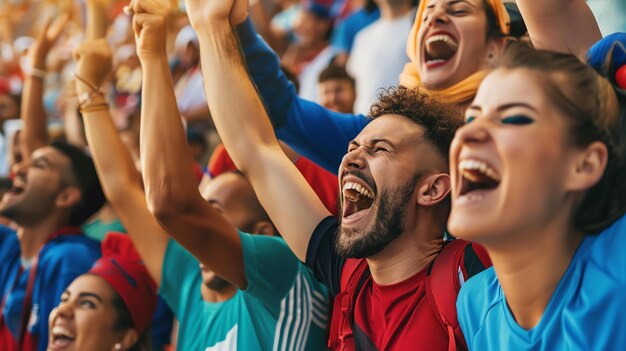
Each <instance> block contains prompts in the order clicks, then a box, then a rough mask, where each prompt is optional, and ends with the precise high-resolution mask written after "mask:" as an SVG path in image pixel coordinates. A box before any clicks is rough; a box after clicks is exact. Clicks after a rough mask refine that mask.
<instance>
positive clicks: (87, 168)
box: [50, 141, 106, 226]
mask: <svg viewBox="0 0 626 351" xmlns="http://www.w3.org/2000/svg"><path fill="white" fill-rule="evenodd" d="M50 146H52V147H53V148H54V149H56V150H57V151H59V152H60V153H62V154H63V155H65V156H66V157H67V158H69V159H70V165H71V167H70V168H71V169H70V170H71V173H72V175H73V177H74V179H75V180H76V182H77V183H78V184H77V185H78V187H79V189H80V192H81V199H80V201H79V202H78V203H77V204H76V205H74V208H72V213H71V215H70V220H69V223H68V224H69V225H71V226H80V225H82V224H83V223H85V221H86V220H87V219H88V218H89V217H91V216H93V215H94V214H95V213H96V212H98V211H99V210H100V208H102V205H104V203H105V201H106V200H105V197H104V192H103V191H102V187H101V185H100V181H99V179H98V174H97V173H96V167H95V166H94V164H93V160H92V159H91V157H89V156H88V155H87V154H86V153H85V152H84V151H83V150H81V149H79V148H78V147H76V146H74V145H71V144H68V143H67V142H64V141H54V142H53V143H52V144H50Z"/></svg>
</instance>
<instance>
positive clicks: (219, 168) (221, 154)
mask: <svg viewBox="0 0 626 351" xmlns="http://www.w3.org/2000/svg"><path fill="white" fill-rule="evenodd" d="M208 169H209V174H210V175H211V177H213V178H215V177H217V176H218V175H220V174H222V173H226V172H234V171H236V170H237V167H236V166H235V163H234V162H233V160H232V159H231V158H230V155H228V152H226V148H225V147H224V144H219V145H218V146H217V147H216V148H215V151H213V154H212V155H211V159H210V160H209V166H208Z"/></svg>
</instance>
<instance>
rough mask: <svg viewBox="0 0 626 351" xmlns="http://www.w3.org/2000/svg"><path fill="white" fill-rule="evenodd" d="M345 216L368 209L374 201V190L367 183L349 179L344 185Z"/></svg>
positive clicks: (349, 216) (351, 215) (348, 216)
mask: <svg viewBox="0 0 626 351" xmlns="http://www.w3.org/2000/svg"><path fill="white" fill-rule="evenodd" d="M342 193H343V196H344V201H343V217H344V218H351V217H353V216H355V215H356V214H358V213H359V212H362V211H365V210H368V209H369V208H370V207H372V204H373V203H374V192H373V191H372V190H371V189H369V188H368V187H367V186H366V185H364V184H360V183H356V182H352V181H348V182H346V183H345V184H344V185H343V188H342Z"/></svg>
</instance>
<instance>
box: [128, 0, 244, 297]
mask: <svg viewBox="0 0 626 351" xmlns="http://www.w3.org/2000/svg"><path fill="white" fill-rule="evenodd" d="M132 6H133V10H134V11H135V16H134V18H133V29H134V31H135V35H136V40H137V43H138V49H137V54H138V56H139V58H140V60H141V64H142V69H143V91H142V100H143V104H142V111H141V116H142V123H141V138H140V140H141V141H140V149H141V159H142V169H143V180H144V183H145V189H146V198H147V200H148V206H149V208H150V211H151V212H152V213H153V214H154V215H155V216H156V218H157V220H158V221H159V222H160V223H161V225H163V226H164V227H165V228H166V229H167V232H168V233H169V234H170V235H171V236H172V237H173V238H174V239H176V241H178V242H179V243H180V244H181V245H182V246H184V247H185V248H186V249H187V250H189V251H190V252H191V253H192V254H193V255H194V256H195V257H196V258H197V259H198V260H199V261H200V262H202V263H203V264H204V265H205V266H207V267H208V268H209V269H211V270H213V271H214V272H215V273H216V274H217V275H218V276H220V277H222V278H224V279H226V280H228V281H229V282H231V283H232V284H234V285H235V286H237V287H239V288H242V289H243V288H246V287H247V280H246V276H245V270H244V265H243V253H242V247H241V241H240V239H239V235H238V233H237V230H236V229H235V228H234V227H233V226H232V225H231V224H230V223H228V222H227V221H226V219H224V218H223V217H222V216H221V215H220V214H219V213H218V212H217V211H216V210H215V209H214V208H213V207H212V206H211V205H210V204H208V203H207V202H206V201H205V200H204V199H203V198H202V197H201V196H200V193H199V191H198V189H197V187H196V181H195V178H194V176H193V174H192V172H191V167H192V162H193V160H192V159H191V155H190V153H189V150H188V146H187V141H186V138H185V134H184V131H183V127H182V123H181V119H180V114H179V111H178V108H177V106H176V98H175V95H174V85H173V82H172V78H171V74H170V71H169V67H168V63H167V57H166V52H165V44H164V42H165V41H164V38H165V32H166V30H165V23H166V22H167V19H168V15H167V13H168V11H167V6H166V5H165V1H164V0H145V1H144V0H138V1H133V3H132Z"/></svg>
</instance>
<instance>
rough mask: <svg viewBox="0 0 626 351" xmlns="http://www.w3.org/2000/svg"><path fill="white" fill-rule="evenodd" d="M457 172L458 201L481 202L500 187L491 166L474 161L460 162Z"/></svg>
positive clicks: (496, 174)
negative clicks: (459, 176) (458, 180)
mask: <svg viewBox="0 0 626 351" xmlns="http://www.w3.org/2000/svg"><path fill="white" fill-rule="evenodd" d="M458 170H459V173H460V175H461V183H460V190H459V193H458V200H466V201H475V200H482V198H483V197H484V196H485V195H487V194H488V192H490V191H493V190H494V189H496V188H497V187H498V186H499V185H500V181H501V179H502V178H501V176H500V174H499V173H498V171H496V170H495V169H494V168H493V167H492V166H490V165H489V164H487V163H486V162H484V161H480V160H476V159H464V160H461V161H460V162H459V165H458Z"/></svg>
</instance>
